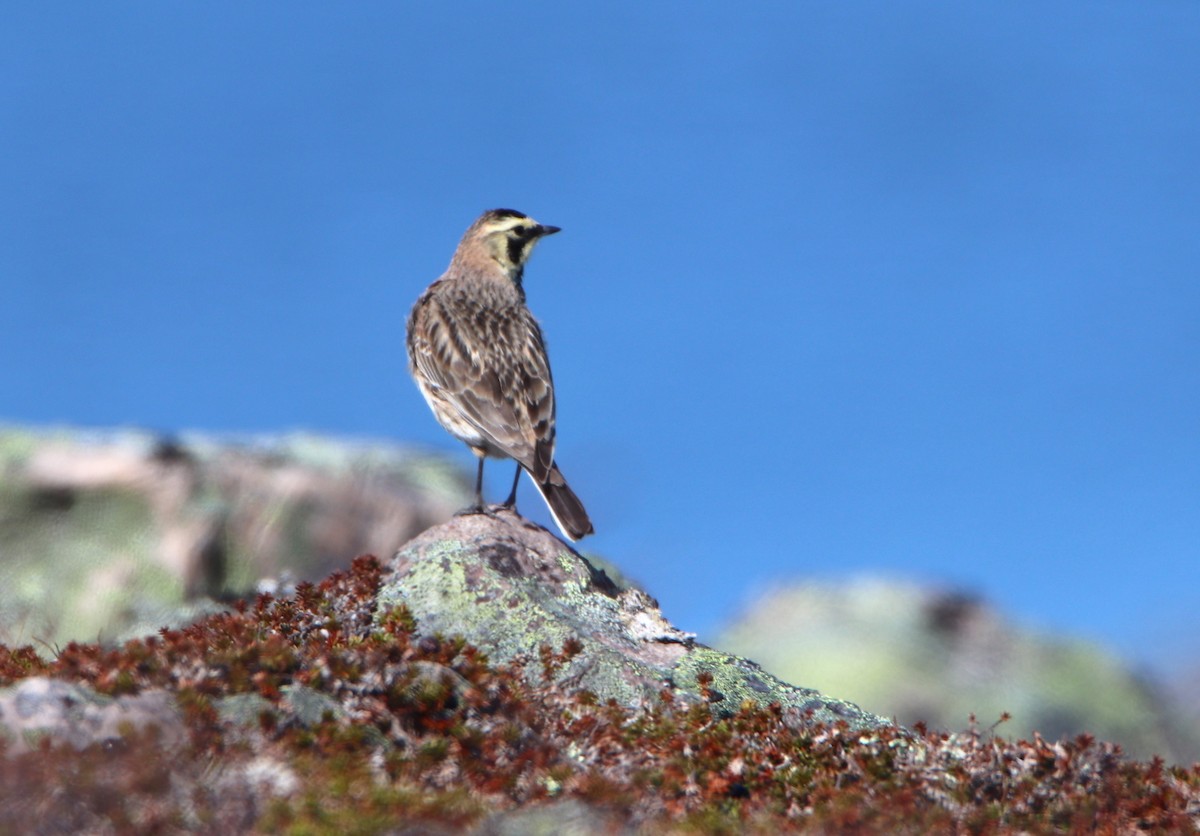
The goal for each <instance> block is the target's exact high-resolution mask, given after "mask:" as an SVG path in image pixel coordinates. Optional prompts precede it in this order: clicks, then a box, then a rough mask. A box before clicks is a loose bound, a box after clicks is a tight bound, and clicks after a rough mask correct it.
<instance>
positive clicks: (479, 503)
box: [475, 456, 483, 511]
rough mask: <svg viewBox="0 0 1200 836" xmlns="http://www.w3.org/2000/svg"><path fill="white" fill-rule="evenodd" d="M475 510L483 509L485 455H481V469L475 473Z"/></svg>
mask: <svg viewBox="0 0 1200 836" xmlns="http://www.w3.org/2000/svg"><path fill="white" fill-rule="evenodd" d="M475 510H476V511H482V510H483V456H480V457H479V470H478V471H476V473H475Z"/></svg>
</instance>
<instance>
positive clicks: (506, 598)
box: [379, 510, 890, 729]
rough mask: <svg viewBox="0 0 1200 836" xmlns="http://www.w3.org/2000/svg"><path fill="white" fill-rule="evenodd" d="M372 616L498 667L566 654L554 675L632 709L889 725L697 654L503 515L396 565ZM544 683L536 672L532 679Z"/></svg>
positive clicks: (406, 552)
mask: <svg viewBox="0 0 1200 836" xmlns="http://www.w3.org/2000/svg"><path fill="white" fill-rule="evenodd" d="M388 569H389V572H388V573H387V575H385V578H384V584H383V587H382V588H381V590H380V593H379V613H380V614H383V613H386V612H387V610H388V609H389V608H391V607H394V606H396V605H399V604H403V605H405V606H406V607H408V609H409V610H410V611H411V613H412V614H413V616H414V617H415V618H416V621H417V624H418V629H419V630H420V631H421V632H422V633H426V634H432V633H442V634H444V635H447V636H449V635H460V636H462V637H463V638H465V639H466V640H467V641H468V642H470V643H472V644H474V645H476V646H477V647H479V648H481V649H482V650H484V651H485V652H487V653H488V654H489V657H490V658H491V659H493V660H494V661H499V662H511V661H515V660H521V659H526V660H533V661H535V662H536V661H537V660H538V659H539V654H540V653H541V650H542V648H543V647H546V646H548V647H549V648H550V649H552V650H554V651H559V650H561V649H562V648H564V647H566V646H570V645H572V644H574V645H576V646H577V647H578V649H579V650H578V652H577V653H575V654H573V655H572V654H568V656H569V658H566V659H565V660H563V661H562V662H561V666H560V667H558V668H557V669H556V670H555V671H554V673H553V679H554V680H555V681H556V682H558V683H560V684H561V685H562V686H564V687H571V688H574V689H586V690H589V691H592V692H594V693H595V694H596V695H597V696H598V697H599V698H600V699H602V700H608V699H614V700H617V701H618V702H619V703H621V704H623V705H628V706H634V707H638V706H646V705H650V704H653V703H654V702H656V701H658V700H659V699H661V697H662V693H663V691H664V690H667V691H668V692H669V693H670V694H671V695H672V696H673V698H676V699H680V700H682V701H685V702H686V701H701V700H703V701H705V702H707V703H709V704H711V705H713V707H714V708H715V709H716V710H717V711H718V712H725V713H732V712H734V711H737V710H738V708H739V707H740V706H741V705H742V704H743V702H745V701H746V700H753V701H755V702H757V703H759V704H761V705H766V704H769V703H773V702H777V703H780V704H781V705H782V706H783V707H784V708H785V709H786V711H787V712H788V714H789V716H791V717H792V718H794V720H795V721H796V722H802V721H803V720H804V719H805V718H806V717H811V719H813V720H815V721H820V722H834V721H837V720H844V721H846V722H847V723H849V724H850V725H851V727H854V728H863V729H868V728H875V727H879V726H882V725H890V723H888V721H886V720H884V719H883V718H881V717H878V716H876V715H873V714H869V713H867V712H864V711H862V710H861V709H859V708H858V707H857V706H854V705H852V704H850V703H846V702H842V701H840V700H835V699H830V698H828V697H823V696H822V695H821V694H819V693H817V692H816V691H813V690H810V689H807V688H799V687H795V686H791V685H788V684H786V683H784V682H781V681H780V680H778V679H776V678H775V677H773V676H771V675H770V674H767V673H766V672H764V671H763V670H762V669H761V668H759V667H758V666H757V665H755V664H754V663H752V662H749V661H747V660H745V659H740V658H737V657H734V656H730V655H729V654H726V653H722V652H720V651H718V650H714V649H712V648H709V647H705V646H703V645H700V644H697V643H696V642H695V641H694V637H693V636H691V635H690V634H688V633H684V632H682V631H680V630H678V629H677V628H675V627H674V626H672V625H671V624H670V623H669V622H668V621H667V620H666V619H665V618H664V617H663V615H662V613H661V612H660V611H659V609H658V604H657V602H655V601H654V600H653V599H652V598H650V597H649V596H648V595H646V593H644V592H642V591H640V590H637V589H628V588H626V589H622V588H620V587H618V586H617V585H616V584H614V583H613V582H612V581H611V580H610V579H609V578H608V576H607V575H606V574H604V573H603V572H600V571H598V570H596V569H594V568H593V567H592V566H591V565H590V564H589V563H588V562H587V560H585V559H584V558H583V557H582V556H581V555H580V554H578V553H577V552H575V551H574V550H573V549H571V548H570V547H569V546H567V545H566V544H565V543H563V542H562V541H561V540H559V539H558V538H557V537H555V536H554V535H552V534H551V533H550V532H548V531H546V530H545V529H543V528H541V527H540V526H537V525H535V524H533V523H531V522H529V521H527V520H524V519H522V518H521V517H519V516H517V515H515V514H513V513H511V512H509V511H505V510H496V511H495V512H494V513H493V514H492V515H490V516H489V515H483V514H475V515H470V516H463V517H457V518H455V519H454V520H452V521H451V522H448V523H445V524H443V525H440V526H436V527H434V528H431V529H429V530H428V531H426V532H424V533H423V534H421V535H420V536H419V537H417V538H416V539H414V540H413V541H412V542H410V543H408V544H407V545H406V546H404V548H402V549H401V550H400V551H399V552H398V553H397V554H396V556H395V557H394V558H393V559H392V561H391V563H390V565H389V567H388ZM528 670H529V675H530V676H531V677H534V678H535V679H536V678H537V677H539V676H541V668H539V667H538V666H537V665H536V664H535V665H532V666H530V667H529V668H528Z"/></svg>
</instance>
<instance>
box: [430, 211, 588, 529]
mask: <svg viewBox="0 0 1200 836" xmlns="http://www.w3.org/2000/svg"><path fill="white" fill-rule="evenodd" d="M558 231H559V228H558V227H556V226H545V225H543V224H540V223H538V222H537V221H535V220H534V219H533V218H530V217H529V216H527V215H524V214H522V213H521V212H517V211H514V210H512V209H492V210H490V211H488V212H484V213H483V214H482V215H481V216H480V217H479V219H478V220H476V221H475V223H473V224H471V226H470V228H468V229H467V231H466V234H464V235H463V237H462V240H461V241H460V242H459V244H458V249H456V250H455V251H454V257H453V258H451V259H450V266H449V267H448V268H447V269H446V272H445V273H443V274H442V276H441V278H439V279H438V280H437V281H435V282H434V283H433V284H431V285H430V286H429V287H428V288H426V290H425V292H424V293H422V294H421V297H420V298H419V299H417V302H416V304H415V305H413V309H412V313H410V314H409V317H408V367H409V371H410V372H411V373H412V376H413V378H414V379H415V380H416V382H417V386H418V388H420V390H421V394H422V395H424V396H425V400H426V402H427V403H428V404H429V408H430V409H432V410H433V414H434V417H436V418H437V420H438V422H439V423H440V424H441V425H442V426H443V427H445V428H446V430H448V431H449V432H450V434H451V435H453V436H454V437H455V438H457V439H459V440H460V441H463V442H465V443H466V445H467V446H468V447H470V448H471V451H472V452H473V453H475V455H476V456H478V457H479V471H478V473H477V475H476V478H475V504H474V506H473V507H472V509H471V510H474V511H484V510H485V506H484V503H483V460H484V458H485V457H486V456H492V457H494V458H504V459H515V460H516V462H517V472H516V475H515V476H514V478H513V487H512V492H511V493H510V494H509V496H508V499H506V500H505V501H504V503H503V504H504V507H506V508H514V507H515V505H516V501H517V484H518V482H519V481H520V479H521V471H522V470H524V471H525V472H526V473H528V474H529V475H530V477H531V478H532V479H533V483H534V484H535V485H536V486H537V489H538V490H539V491H540V492H541V494H542V498H543V499H545V500H546V504H547V505H548V506H550V511H551V513H552V514H553V515H554V521H555V522H556V523H558V527H559V528H561V529H562V530H563V533H565V534H566V535H567V536H568V537H570V538H571V539H572V540H578V539H579V538H580V537H584V536H586V535H588V534H591V533H592V531H593V528H592V521H591V520H590V519H588V515H587V511H585V510H584V508H583V503H582V502H580V501H579V498H578V497H577V496H575V494H574V492H573V491H572V490H571V489H570V487H568V486H567V482H566V480H565V479H564V478H563V475H562V472H561V471H560V470H559V469H558V466H557V465H556V464H555V463H554V432H555V427H554V381H553V379H552V378H551V376H550V360H549V358H548V357H547V356H546V346H545V343H544V341H543V340H542V331H541V328H539V327H538V324H537V320H535V319H534V318H533V314H531V313H530V312H529V308H527V307H526V306H525V289H524V288H523V287H522V284H521V281H522V279H523V277H524V274H525V263H526V262H527V261H528V260H529V256H530V255H531V254H532V253H533V248H534V247H535V246H536V245H537V243H538V241H540V240H541V239H542V238H544V237H546V236H547V235H553V234H554V233H556V232H558Z"/></svg>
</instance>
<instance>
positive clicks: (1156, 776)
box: [0, 558, 1200, 834]
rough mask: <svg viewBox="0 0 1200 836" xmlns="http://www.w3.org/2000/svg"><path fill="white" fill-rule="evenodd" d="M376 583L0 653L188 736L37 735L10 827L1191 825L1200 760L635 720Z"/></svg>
mask: <svg viewBox="0 0 1200 836" xmlns="http://www.w3.org/2000/svg"><path fill="white" fill-rule="evenodd" d="M381 577H382V571H381V568H380V566H379V564H378V562H377V561H376V560H374V559H373V558H360V559H359V560H358V561H356V562H355V564H354V567H353V569H352V570H350V571H348V572H346V573H341V574H338V575H335V576H333V577H332V578H330V579H329V580H327V581H325V582H324V583H322V584H320V585H319V586H313V585H302V586H301V587H300V588H299V589H298V591H297V594H296V595H295V596H294V597H293V598H287V599H273V598H270V597H267V596H263V597H260V598H259V599H258V600H257V601H255V602H252V603H249V604H246V605H243V606H241V607H240V608H238V610H237V611H235V612H232V613H225V614H219V615H213V616H209V617H207V618H205V619H204V620H202V621H200V622H198V623H197V624H195V625H193V626H191V627H188V628H185V629H181V630H164V631H163V632H162V633H161V635H159V636H157V637H153V638H148V639H142V640H137V641H132V642H128V643H126V644H125V645H124V646H122V647H121V648H119V649H104V648H102V647H99V646H97V645H92V644H71V645H68V646H67V647H65V648H63V649H62V650H61V651H60V652H59V654H58V655H57V657H56V658H55V659H53V660H45V659H42V658H40V657H39V656H38V655H37V654H36V653H34V652H33V651H32V650H30V649H28V648H20V649H10V648H7V647H0V686H4V685H8V684H11V683H12V682H14V681H16V680H18V679H21V678H25V677H29V676H35V675H39V676H51V677H56V678H61V679H64V680H68V681H71V682H77V683H82V684H86V685H89V686H90V687H92V688H94V689H95V690H97V691H99V692H101V693H105V694H110V695H118V694H129V693H136V692H139V691H142V690H144V689H150V688H165V689H168V690H169V691H171V692H173V693H175V694H176V695H177V699H178V702H179V705H180V706H181V708H182V710H183V717H184V723H185V725H186V731H187V736H186V737H187V741H188V742H187V744H186V745H185V746H184V747H183V748H182V749H181V750H172V749H170V748H168V747H166V746H165V745H163V744H162V736H161V735H159V734H157V733H156V732H155V731H154V730H153V729H150V730H146V731H142V732H136V733H135V732H131V733H129V734H128V735H125V736H124V737H123V738H122V739H121V741H120V742H119V744H117V745H114V744H112V743H111V742H109V743H106V744H103V745H102V744H96V745H94V746H91V747H89V748H87V749H84V750H83V751H76V750H75V749H72V748H68V747H65V746H61V745H55V744H53V743H52V742H51V741H49V740H44V741H42V743H41V744H40V746H39V747H38V748H37V749H36V750H34V751H30V752H25V753H21V754H15V753H13V752H9V753H8V754H7V755H4V754H3V753H2V752H0V832H26V831H30V832H31V831H32V829H33V828H34V827H35V826H36V827H39V828H42V829H45V828H47V827H49V828H50V829H51V830H53V831H56V832H70V831H75V830H98V829H104V830H107V831H111V832H131V833H132V832H178V831H183V830H188V831H195V830H204V831H212V832H223V833H237V832H282V833H297V834H299V833H334V832H337V833H343V832H345V833H382V832H389V831H395V830H396V829H397V828H398V827H399V826H400V825H404V826H409V827H411V826H412V825H413V824H414V823H420V822H425V823H428V824H429V825H430V826H431V827H432V826H444V827H447V828H450V829H451V831H452V832H453V831H457V830H461V829H466V828H470V827H471V826H473V825H476V824H478V823H481V822H483V821H484V820H485V819H486V818H487V817H489V816H492V815H495V814H497V813H499V812H503V811H511V810H516V809H520V808H529V807H533V806H535V805H541V804H546V803H551V802H553V801H555V800H561V799H573V800H576V801H578V802H582V803H583V804H585V805H587V807H588V808H589V809H591V810H594V811H595V812H596V815H597V816H598V817H603V819H604V820H605V821H607V822H610V823H612V822H615V823H617V824H620V825H629V826H633V827H637V828H638V829H639V830H640V831H642V832H650V833H656V832H662V833H665V832H672V833H676V832H697V833H746V832H750V833H779V832H805V831H810V832H838V833H928V832H947V833H950V832H959V833H979V834H988V833H1018V832H1024V833H1128V832H1138V831H1146V832H1170V833H1188V832H1195V830H1196V822H1197V816H1198V815H1200V768H1192V769H1182V768H1167V767H1165V766H1164V765H1163V764H1162V763H1161V762H1159V761H1151V762H1137V761H1131V760H1127V759H1125V758H1123V757H1122V756H1121V754H1120V752H1119V750H1118V749H1117V748H1116V747H1114V746H1112V745H1109V744H1102V743H1097V742H1095V741H1093V740H1091V739H1089V738H1086V737H1081V738H1078V739H1075V740H1065V741H1059V742H1056V743H1052V742H1049V741H1045V740H1042V739H1040V738H1037V737H1035V738H1034V739H1033V740H1031V741H1020V742H1007V741H1004V740H1002V739H1000V738H998V737H994V736H993V735H991V734H989V733H981V732H974V733H971V734H967V735H960V736H957V737H950V736H947V735H941V734H935V733H928V732H925V731H924V730H921V729H918V730H916V732H915V733H911V732H906V731H905V730H902V729H896V728H885V729H881V730H875V731H871V732H862V731H852V730H851V729H849V727H847V726H845V725H832V726H830V725H820V724H815V723H814V724H812V725H806V726H803V727H800V728H797V727H795V726H794V725H792V724H789V723H787V722H785V719H784V713H783V712H782V711H781V710H780V708H779V707H778V706H777V705H759V704H757V703H754V702H752V701H748V700H747V701H745V702H744V703H742V704H741V707H740V709H739V710H738V711H736V712H735V713H733V714H732V715H729V716H723V717H722V716H717V715H716V714H714V712H712V711H710V710H709V709H708V707H707V706H704V705H691V706H683V705H681V704H678V701H677V700H675V699H674V697H673V695H672V693H671V692H670V691H669V690H664V691H663V693H662V696H661V700H660V702H659V704H658V705H657V706H655V707H653V708H652V709H649V710H642V711H633V710H630V709H627V708H624V707H622V706H619V705H617V704H616V703H614V702H608V703H602V702H601V701H599V700H597V699H596V698H595V697H594V696H593V695H591V694H590V693H588V692H586V691H576V692H569V691H565V690H563V689H562V688H561V687H558V686H555V685H553V684H552V682H553V679H554V671H555V670H556V668H559V667H561V666H563V665H566V664H569V663H570V660H571V657H572V656H574V655H575V654H576V653H578V651H579V648H578V646H576V645H574V644H572V643H568V644H567V645H566V646H565V647H562V648H550V647H547V648H545V649H544V650H543V652H542V654H541V656H540V658H539V659H536V660H530V661H528V662H527V663H525V667H524V668H522V667H520V666H518V665H512V664H509V665H495V664H492V663H491V662H490V661H489V660H488V658H487V657H486V655H485V654H484V653H482V652H481V651H480V650H478V649H477V648H475V647H473V646H471V645H468V644H466V643H465V642H464V641H462V640H460V639H455V638H453V637H445V636H423V635H421V634H420V633H419V632H418V628H419V625H418V624H416V623H415V621H414V619H413V617H412V616H411V614H410V613H409V612H407V611H406V610H404V609H403V608H395V609H392V610H389V611H388V612H385V613H376V612H375V601H376V594H377V592H378V590H379V587H380V582H381ZM529 666H537V668H535V670H537V669H540V670H541V671H543V672H544V674H545V675H544V676H542V677H540V678H541V680H542V682H543V684H542V685H541V686H538V685H536V684H530V678H529V677H528V676H526V675H525V674H527V673H529ZM537 679H538V677H534V680H535V682H536V680H537ZM702 684H704V683H702ZM238 695H243V697H244V696H247V695H253V696H255V697H256V699H255V700H252V701H250V702H246V701H245V700H244V699H243V703H245V704H251V703H253V704H254V705H258V706H259V707H260V708H261V709H262V710H260V711H258V712H257V716H256V717H253V718H245V717H243V718H242V720H240V721H236V720H231V719H230V713H229V712H228V711H226V712H222V710H221V707H222V705H226V706H228V705H229V703H226V702H224V701H227V700H229V699H230V698H231V697H236V696H238ZM326 709H327V710H326ZM3 748H4V744H3V743H0V750H3Z"/></svg>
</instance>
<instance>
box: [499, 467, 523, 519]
mask: <svg viewBox="0 0 1200 836" xmlns="http://www.w3.org/2000/svg"><path fill="white" fill-rule="evenodd" d="M520 482H521V465H519V464H518V465H517V472H516V473H515V474H514V475H513V487H512V493H510V494H509V495H508V499H506V500H504V505H503V507H504V508H507V509H508V510H510V511H512V512H514V513H516V510H517V485H518V484H520Z"/></svg>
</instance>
